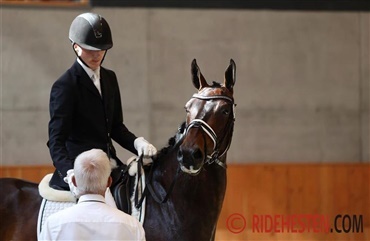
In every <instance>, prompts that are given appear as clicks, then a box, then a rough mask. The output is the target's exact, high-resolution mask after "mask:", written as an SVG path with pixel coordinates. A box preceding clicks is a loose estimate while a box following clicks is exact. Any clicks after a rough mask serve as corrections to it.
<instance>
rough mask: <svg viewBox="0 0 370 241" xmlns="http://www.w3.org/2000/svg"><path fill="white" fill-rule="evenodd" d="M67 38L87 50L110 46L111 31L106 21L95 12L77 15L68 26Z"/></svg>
mask: <svg viewBox="0 0 370 241" xmlns="http://www.w3.org/2000/svg"><path fill="white" fill-rule="evenodd" d="M69 39H70V40H71V42H72V45H73V44H75V43H76V44H78V45H80V46H81V47H82V48H85V49H88V50H108V49H110V48H112V46H113V41H112V33H111V31H110V28H109V25H108V23H107V21H106V20H105V19H104V18H103V17H102V16H100V15H99V14H96V13H83V14H80V15H78V16H77V17H76V18H75V19H74V20H73V22H72V24H71V27H70V28H69Z"/></svg>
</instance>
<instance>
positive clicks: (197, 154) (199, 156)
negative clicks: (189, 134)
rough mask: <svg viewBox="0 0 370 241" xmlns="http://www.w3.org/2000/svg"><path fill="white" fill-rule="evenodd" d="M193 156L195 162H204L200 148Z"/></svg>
mask: <svg viewBox="0 0 370 241" xmlns="http://www.w3.org/2000/svg"><path fill="white" fill-rule="evenodd" d="M192 156H193V159H194V160H202V159H203V153H202V151H201V150H200V149H199V148H197V149H195V150H194V151H193V155H192Z"/></svg>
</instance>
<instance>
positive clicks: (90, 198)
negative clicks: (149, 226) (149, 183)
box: [39, 149, 145, 241]
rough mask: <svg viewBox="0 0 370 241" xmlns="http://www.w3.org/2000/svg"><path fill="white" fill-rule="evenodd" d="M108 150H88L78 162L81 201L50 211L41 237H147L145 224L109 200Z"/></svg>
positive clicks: (76, 180)
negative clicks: (107, 194) (108, 201)
mask: <svg viewBox="0 0 370 241" xmlns="http://www.w3.org/2000/svg"><path fill="white" fill-rule="evenodd" d="M110 173H111V168H110V165H109V159H108V156H107V154H106V153H105V152H103V151H102V150H99V149H92V150H89V151H85V152H83V153H81V154H80V155H79V156H77V158H76V160H75V163H74V176H72V182H73V185H74V186H75V187H76V190H77V192H78V193H79V195H80V198H79V200H78V203H77V204H76V205H74V206H72V207H70V208H67V209H64V210H62V211H60V212H57V213H54V214H52V215H50V216H49V217H48V218H47V220H46V222H45V224H44V226H43V227H42V230H41V234H40V237H39V240H40V241H41V240H130V241H131V240H139V241H142V240H145V232H144V229H143V227H142V225H141V224H140V223H139V221H138V220H136V219H135V218H134V217H132V216H130V215H127V214H126V213H124V212H122V211H120V210H118V209H116V208H113V207H111V206H109V205H108V204H106V203H105V198H104V195H105V192H106V189H107V187H109V186H110V184H111V183H112V178H111V177H110Z"/></svg>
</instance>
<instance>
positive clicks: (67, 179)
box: [63, 169, 80, 198]
mask: <svg viewBox="0 0 370 241" xmlns="http://www.w3.org/2000/svg"><path fill="white" fill-rule="evenodd" d="M74 175H75V172H74V170H73V169H69V170H68V171H67V176H66V177H65V178H63V180H64V182H65V183H68V185H69V189H70V190H71V193H72V194H73V196H74V197H75V198H79V197H80V194H79V193H78V190H77V187H76V186H75V185H74V184H73V182H72V177H73V176H74Z"/></svg>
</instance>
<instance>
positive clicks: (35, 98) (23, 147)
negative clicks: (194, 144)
mask: <svg viewBox="0 0 370 241" xmlns="http://www.w3.org/2000/svg"><path fill="white" fill-rule="evenodd" d="M0 11H1V75H0V80H1V123H0V128H1V156H0V158H1V160H0V164H1V165H17V164H19V165H28V164H30V165H31V164H48V163H50V157H49V153H48V149H47V147H46V141H47V138H48V137H47V124H48V120H49V114H48V99H49V91H50V87H51V85H52V83H53V82H54V81H55V79H56V78H57V77H59V76H60V75H61V74H62V73H63V72H64V71H65V70H66V69H67V68H68V67H69V66H70V65H71V64H72V63H73V61H74V58H75V56H74V54H73V52H72V48H71V46H70V43H69V41H68V28H69V25H70V23H71V21H72V20H73V18H74V17H75V16H77V15H78V14H79V13H81V12H85V11H94V12H97V13H100V14H102V15H103V16H104V17H105V18H106V19H107V20H108V22H109V23H110V25H111V28H112V31H113V38H114V48H113V50H112V51H109V52H108V55H107V57H106V60H105V62H104V66H105V67H108V68H111V69H113V70H115V71H116V73H117V75H118V78H119V81H120V87H121V93H122V102H123V107H124V118H125V123H126V125H127V126H128V127H129V128H130V129H131V130H132V131H133V132H135V133H136V134H137V135H138V136H144V137H146V138H147V139H148V140H150V141H151V142H152V143H153V144H155V145H156V146H157V147H158V148H161V147H162V146H164V145H165V143H166V142H167V140H168V138H169V137H170V136H172V135H173V134H174V133H175V131H176V129H177V127H178V125H179V124H180V123H181V122H182V121H183V119H184V117H185V113H184V110H183V106H184V104H185V103H186V102H187V100H188V99H189V98H190V96H191V95H192V94H193V93H194V92H195V89H194V87H193V86H192V84H191V78H190V63H191V61H192V59H193V58H196V59H197V61H198V64H199V66H200V68H201V70H202V72H203V74H204V75H205V77H206V78H207V79H208V80H209V81H211V80H218V81H222V80H223V73H224V70H225V68H226V67H227V65H228V62H229V59H230V58H233V59H234V60H235V62H236V64H237V83H236V86H235V99H236V102H237V104H238V106H237V116H236V117H237V120H236V126H235V132H234V139H233V143H232V146H231V148H230V151H229V158H228V159H229V162H233V163H244V162H343V161H349V162H367V161H369V159H370V158H369V152H370V151H369V89H370V87H369V85H370V77H369V76H370V54H369V53H370V50H369V49H370V38H369V35H370V14H369V12H323V11H321V12H310V11H305V12H299V11H267V10H266V11H251V10H206V9H204V10H179V9H131V8H96V9H65V8H64V9H58V8H42V9H39V8H15V7H12V8H11V7H3V8H2V9H1V10H0ZM116 147H118V146H117V145H116ZM117 149H118V150H119V154H120V157H121V158H122V159H127V158H128V157H129V156H131V154H130V153H127V152H126V151H125V150H123V149H122V148H119V147H118V148H117Z"/></svg>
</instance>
